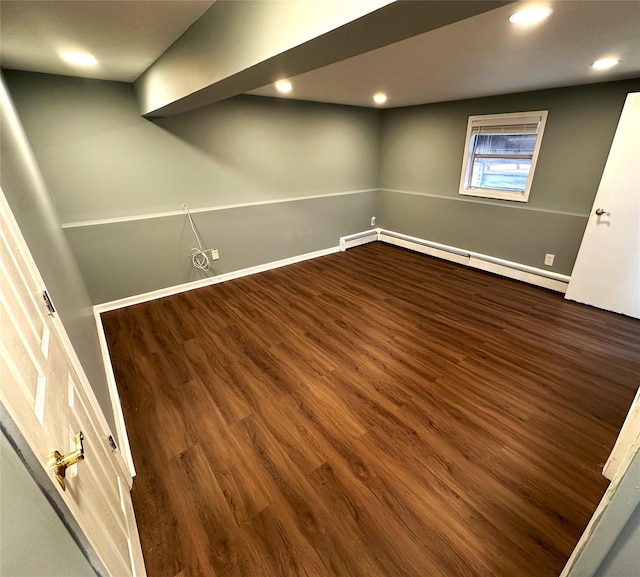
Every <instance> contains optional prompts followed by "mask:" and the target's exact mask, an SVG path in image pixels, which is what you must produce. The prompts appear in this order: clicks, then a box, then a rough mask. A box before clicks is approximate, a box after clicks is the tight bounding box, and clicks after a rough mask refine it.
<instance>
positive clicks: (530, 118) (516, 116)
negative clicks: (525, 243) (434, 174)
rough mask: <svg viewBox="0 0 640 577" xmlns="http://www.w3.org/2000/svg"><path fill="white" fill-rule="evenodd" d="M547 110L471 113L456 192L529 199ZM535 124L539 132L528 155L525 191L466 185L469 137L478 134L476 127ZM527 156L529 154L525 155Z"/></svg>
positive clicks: (470, 163)
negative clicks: (529, 161)
mask: <svg viewBox="0 0 640 577" xmlns="http://www.w3.org/2000/svg"><path fill="white" fill-rule="evenodd" d="M547 113H548V111H547V110H536V111H533V112H513V113H511V112H510V113H507V114H483V115H479V116H470V117H469V122H468V123H467V137H466V140H465V146H464V156H463V159H462V173H461V175H460V189H459V193H460V194H463V195H465V196H477V197H482V198H495V199H498V200H514V201H516V202H527V201H528V200H529V192H530V191H531V183H532V182H533V175H534V174H535V170H536V164H537V162H538V154H539V152H540V145H541V144H542V135H543V133H544V127H545V125H546V123H547ZM536 123H537V124H538V132H537V138H536V144H535V147H534V151H533V155H532V156H531V169H530V170H529V176H528V178H527V186H526V188H525V190H524V192H520V191H517V190H513V191H512V190H498V189H493V188H477V187H472V186H468V185H467V183H468V182H469V180H470V178H471V171H472V167H473V158H474V154H473V150H470V144H471V137H472V136H473V134H477V133H478V132H477V130H478V129H479V128H482V127H487V128H488V127H491V126H514V125H527V124H528V125H531V124H536ZM527 158H528V156H527Z"/></svg>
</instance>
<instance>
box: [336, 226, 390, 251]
mask: <svg viewBox="0 0 640 577" xmlns="http://www.w3.org/2000/svg"><path fill="white" fill-rule="evenodd" d="M379 233H380V229H379V228H372V229H371V230H365V231H364V232H357V233H355V234H350V235H348V236H341V237H340V250H341V251H342V252H344V251H345V250H347V249H349V248H353V247H354V246H360V245H362V244H367V243H369V242H375V241H377V240H378V236H379Z"/></svg>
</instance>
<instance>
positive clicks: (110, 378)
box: [93, 307, 136, 479]
mask: <svg viewBox="0 0 640 577" xmlns="http://www.w3.org/2000/svg"><path fill="white" fill-rule="evenodd" d="M93 316H94V318H95V319H96V329H97V331H98V342H99V344H100V353H101V354H102V362H103V364H104V370H105V374H106V376H107V386H108V388H109V397H110V398H111V410H112V411H113V418H114V419H115V422H116V435H118V444H119V446H118V448H119V449H120V453H121V454H122V457H123V458H124V461H125V463H126V465H127V467H128V468H129V473H130V474H131V478H132V479H133V478H134V477H135V476H136V468H135V466H134V464H133V455H132V454H131V444H130V443H129V435H128V434H127V426H126V424H125V422H124V413H123V412H122V404H121V403H120V394H119V393H118V386H117V385H116V376H115V373H114V372H113V365H112V364H111V356H110V355H109V347H108V346H107V337H106V335H105V334H104V327H103V326H102V319H101V318H100V313H99V312H97V311H96V309H95V307H94V308H93Z"/></svg>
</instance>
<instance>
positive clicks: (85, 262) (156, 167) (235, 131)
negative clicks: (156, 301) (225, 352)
mask: <svg viewBox="0 0 640 577" xmlns="http://www.w3.org/2000/svg"><path fill="white" fill-rule="evenodd" d="M6 76H7V82H8V85H9V89H10V91H11V93H12V96H13V98H14V101H15V102H16V107H17V108H18V112H19V114H20V117H21V119H22V122H23V124H24V126H25V130H26V132H27V134H28V135H29V139H30V141H31V144H32V146H33V150H34V152H35V155H36V158H37V160H38V164H39V166H40V169H41V170H42V174H43V176H44V179H45V182H46V183H47V186H48V187H49V190H50V192H51V194H52V196H53V198H54V199H55V204H56V207H57V208H58V211H59V213H60V217H61V219H62V221H63V223H66V224H71V225H73V226H71V227H68V228H66V229H65V230H66V233H67V237H68V239H69V241H70V243H71V246H72V248H73V251H74V253H75V255H76V256H77V258H78V261H79V264H80V267H81V269H82V273H83V277H84V279H85V282H86V284H87V287H88V289H89V293H90V294H91V298H92V300H93V302H94V303H99V302H104V301H109V300H113V299H117V298H121V297H126V296H130V295H135V294H139V293H141V292H146V291H151V290H155V289H159V288H163V287H167V286H172V285H177V284H181V283H184V282H188V281H191V280H195V279H197V278H199V276H198V274H196V271H194V270H193V269H192V268H191V267H190V266H189V248H191V247H192V246H195V241H194V240H193V238H192V236H191V231H190V229H189V228H188V225H187V222H186V218H185V216H184V214H178V215H174V216H167V217H163V218H152V219H144V218H142V219H141V218H139V217H141V216H144V215H149V214H157V213H163V212H171V211H178V212H180V211H181V209H182V205H183V203H187V204H188V205H189V207H190V208H191V209H199V208H201V209H203V208H208V209H211V210H208V211H205V212H198V213H196V214H194V219H195V221H196V224H197V227H198V229H199V231H200V233H201V236H202V238H203V241H204V243H205V244H206V245H207V246H208V247H210V248H218V249H219V251H220V260H219V261H217V262H215V263H214V266H213V274H220V273H224V272H229V271H233V270H238V269H241V268H245V267H248V266H253V265H258V264H264V263H266V262H270V261H274V260H279V259H282V258H287V257H291V256H297V255H300V254H303V253H307V252H313V251H317V250H321V249H326V248H330V247H335V246H337V244H338V238H339V237H340V236H344V235H347V234H350V233H354V232H359V231H362V230H364V229H366V228H368V225H369V221H370V218H371V216H373V215H374V214H375V212H374V211H375V208H376V204H377V200H378V192H377V184H378V165H379V142H380V112H379V111H377V110H369V109H362V108H355V107H344V106H335V105H327V104H317V103H305V102H296V101H286V100H279V99H265V98H259V97H250V96H241V97H238V98H234V99H231V100H228V101H225V102H222V103H219V104H216V105H212V106H208V107H204V108H201V109H199V110H195V111H192V112H187V113H185V114H182V115H179V116H176V117H173V118H169V119H161V120H156V121H153V122H152V121H150V120H146V119H144V118H141V117H140V115H139V111H138V106H137V102H136V98H135V94H134V91H133V88H132V86H131V85H129V84H124V83H117V82H104V81H96V80H84V79H77V78H67V77H60V76H51V75H44V74H33V73H25V72H13V71H7V72H6ZM363 191H364V192H363ZM343 193H346V194H343ZM314 197H320V198H314ZM290 199H298V200H290ZM233 205H248V206H240V207H237V206H236V207H234V206H233ZM103 219H126V220H124V221H120V222H112V223H102V224H95V223H93V224H87V223H86V221H95V220H103ZM83 223H84V224H83ZM78 224H80V226H77V225H78Z"/></svg>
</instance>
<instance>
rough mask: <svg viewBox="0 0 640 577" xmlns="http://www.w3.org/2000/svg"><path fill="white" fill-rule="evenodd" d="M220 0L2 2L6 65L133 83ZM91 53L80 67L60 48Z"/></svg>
mask: <svg viewBox="0 0 640 577" xmlns="http://www.w3.org/2000/svg"><path fill="white" fill-rule="evenodd" d="M213 2H214V0H82V1H78V0H74V1H68V0H56V1H42V0H36V1H32V0H2V2H0V54H1V55H2V56H1V63H2V67H3V68H14V69H17V70H29V71H33V72H47V73H50V74H62V75H66V76H83V77H87V78H101V79H103V80H121V81H124V82H133V81H134V80H135V79H136V78H137V77H138V76H140V74H142V73H143V72H144V71H145V70H146V69H147V68H148V67H149V66H150V65H151V64H152V63H153V62H154V61H155V60H156V59H157V58H158V57H159V56H160V55H161V54H162V53H163V52H164V51H165V50H166V49H167V48H169V46H171V44H173V42H174V41H175V40H177V39H178V38H179V37H180V36H181V35H182V34H183V33H184V31H185V30H186V29H187V28H189V26H191V24H193V22H195V21H196V20H197V19H198V18H199V17H200V16H201V15H202V13H203V12H204V11H205V10H207V8H209V6H211V5H212V4H213ZM61 51H82V52H90V53H91V54H93V55H94V56H95V57H96V58H97V59H98V61H99V64H98V66H97V67H95V68H91V69H82V70H80V69H78V68H74V67H73V66H71V65H69V64H67V63H65V62H64V61H62V60H60V58H59V56H58V52H61Z"/></svg>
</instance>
